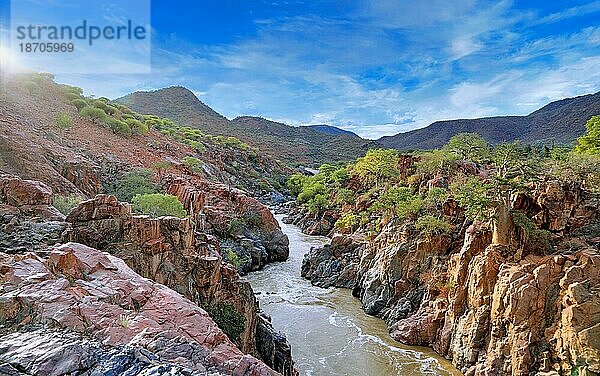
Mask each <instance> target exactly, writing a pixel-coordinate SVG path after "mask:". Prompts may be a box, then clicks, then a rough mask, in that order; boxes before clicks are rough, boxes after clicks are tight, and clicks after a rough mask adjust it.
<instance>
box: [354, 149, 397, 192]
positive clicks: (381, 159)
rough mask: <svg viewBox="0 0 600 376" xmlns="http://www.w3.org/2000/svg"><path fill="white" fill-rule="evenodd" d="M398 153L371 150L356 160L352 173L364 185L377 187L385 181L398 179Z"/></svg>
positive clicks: (386, 150) (387, 150) (389, 150)
mask: <svg viewBox="0 0 600 376" xmlns="http://www.w3.org/2000/svg"><path fill="white" fill-rule="evenodd" d="M398 161H399V157H398V152H397V151H396V150H392V149H371V150H369V151H367V154H366V155H365V156H364V157H362V158H358V160H357V161H356V164H355V165H354V167H353V171H354V173H355V174H356V175H357V176H358V177H359V178H360V179H361V181H362V182H364V183H366V184H375V186H376V187H379V185H380V184H381V183H383V182H384V181H386V180H389V179H393V178H396V177H398V175H399V174H400V171H399V170H398Z"/></svg>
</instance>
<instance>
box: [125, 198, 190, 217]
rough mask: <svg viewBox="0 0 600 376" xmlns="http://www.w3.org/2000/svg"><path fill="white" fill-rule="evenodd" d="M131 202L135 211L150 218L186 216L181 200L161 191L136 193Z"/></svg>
mask: <svg viewBox="0 0 600 376" xmlns="http://www.w3.org/2000/svg"><path fill="white" fill-rule="evenodd" d="M132 204H133V211H134V212H135V213H138V214H146V215H149V216H151V217H152V218H156V217H164V216H171V217H179V218H184V217H185V216H187V212H186V211H185V209H184V208H183V204H182V203H181V201H179V199H178V198H177V197H176V196H172V195H164V194H161V193H151V194H143V195H136V196H135V197H134V198H133V202H132Z"/></svg>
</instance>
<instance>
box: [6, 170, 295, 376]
mask: <svg viewBox="0 0 600 376" xmlns="http://www.w3.org/2000/svg"><path fill="white" fill-rule="evenodd" d="M0 187H2V189H0V193H1V194H0V202H1V203H2V205H1V206H0V210H1V212H0V214H1V218H2V231H1V233H2V234H3V239H4V241H5V242H6V244H10V247H3V248H2V252H4V253H2V263H3V264H2V266H1V267H0V271H1V273H2V281H3V283H2V285H1V286H2V287H1V289H0V292H1V293H2V295H3V299H2V302H3V303H2V304H3V307H2V309H1V311H2V312H3V315H2V317H1V319H2V328H3V329H2V333H1V334H2V335H3V336H6V337H3V338H2V339H0V343H2V344H3V345H0V346H6V347H5V348H6V350H7V352H6V354H8V355H7V356H6V357H0V361H2V362H5V363H7V364H8V365H6V367H9V365H10V367H12V368H15V367H16V368H15V369H17V370H27V372H34V373H35V372H38V373H36V374H43V372H42V371H38V370H43V369H46V370H47V369H49V368H48V367H58V366H59V364H63V363H64V365H65V367H75V368H74V369H75V370H76V369H77V368H76V367H82V366H81V364H80V361H81V362H83V363H84V364H89V365H90V367H100V365H98V362H100V361H101V360H102V359H104V358H101V357H99V355H98V350H97V347H95V346H96V345H95V342H93V341H98V343H101V344H102V345H103V346H106V345H108V346H111V350H110V354H113V353H114V354H121V353H123V352H124V353H127V354H134V353H136V351H139V350H140V349H146V350H148V351H149V353H148V355H147V357H146V358H143V361H140V362H141V363H140V364H137V363H139V362H138V361H137V360H136V361H135V362H133V363H131V364H130V366H131V367H134V366H135V367H142V368H143V367H151V366H152V365H160V366H161V367H163V368H164V367H166V368H164V369H165V371H164V372H163V371H161V372H163V373H156V374H166V372H167V371H166V370H168V369H170V368H169V367H171V368H172V369H179V368H177V367H180V368H181V369H188V368H189V369H191V370H192V371H201V372H203V371H206V370H209V371H215V372H220V373H223V374H247V375H259V374H260V375H262V374H276V372H274V371H272V370H271V369H270V368H269V367H272V368H273V369H274V370H275V371H277V372H279V373H281V374H283V375H294V374H296V370H295V369H294V365H293V361H292V359H291V350H290V347H289V345H288V344H287V341H286V340H285V337H284V336H282V335H281V334H279V333H277V332H276V331H275V330H274V329H273V327H272V325H271V324H270V322H269V320H268V319H267V318H265V317H263V316H261V315H260V314H259V307H258V303H257V301H256V299H255V297H254V293H253V291H252V288H251V287H250V285H249V284H248V283H247V282H243V281H242V280H240V278H239V275H238V274H237V271H236V269H235V268H234V267H233V266H231V265H230V264H228V263H226V262H224V261H223V258H222V257H221V252H222V251H221V249H220V244H221V243H220V241H219V239H218V238H217V237H216V236H214V235H211V234H209V233H207V232H201V231H199V229H198V227H197V226H195V225H194V222H193V221H192V219H191V218H183V219H180V218H175V217H160V218H156V219H153V218H150V217H148V216H139V215H134V214H132V212H131V206H130V205H129V204H127V203H122V202H119V201H118V200H117V199H116V198H115V197H114V196H108V195H97V196H96V197H95V198H94V199H91V200H88V201H84V202H82V203H81V204H80V205H79V206H78V207H76V208H75V209H73V210H72V211H71V212H70V213H69V215H68V216H67V217H66V218H65V217H63V216H62V215H61V214H60V213H59V212H57V211H56V210H55V209H54V208H53V207H52V206H51V205H50V202H51V197H52V189H51V188H50V187H48V186H46V185H45V184H43V183H40V182H35V181H28V180H22V179H19V178H17V177H14V176H3V177H2V178H1V179H0ZM239 200H241V199H239ZM246 200H249V201H248V202H250V203H252V204H254V205H255V207H254V208H256V209H260V208H264V207H263V206H262V205H260V204H259V203H258V202H257V201H252V199H249V198H247V199H246ZM246 203H247V202H244V203H243V204H240V206H238V207H239V208H240V210H241V207H242V205H245V204H246ZM264 210H267V209H266V208H265V209H264ZM267 212H268V210H267ZM269 214H270V213H269ZM266 218H267V219H268V216H267V217H266ZM261 224H263V227H262V228H263V230H264V231H263V232H262V233H261V234H265V235H264V236H265V239H267V240H272V239H273V238H274V236H270V234H273V233H274V234H277V233H281V230H280V229H279V227H278V226H273V224H267V223H263V222H261ZM275 225H277V222H275ZM50 230H52V231H50ZM269 231H270V232H269ZM40 234H43V236H41V235H40ZM280 238H281V237H280ZM286 240H287V238H285V240H280V242H273V241H271V242H270V243H267V247H268V249H269V250H275V251H278V250H280V249H281V248H286V247H287V243H286V242H285V241H286ZM61 243H63V244H64V245H62V246H61V245H60V244H61ZM102 251H105V252H102ZM279 257H281V256H279ZM143 277H145V278H147V279H144V278H143ZM159 283H160V285H159ZM103 286H105V287H103ZM155 291H158V292H156V294H158V296H157V297H156V298H155V299H156V301H155V303H156V304H153V303H152V302H153V301H154V300H152V299H154V298H153V295H152V294H154V292H155ZM34 292H35V293H34ZM180 294H181V295H180ZM132 295H133V296H132ZM186 298H187V299H186ZM90 299H91V301H90ZM156 305H159V307H156ZM113 306H114V307H113ZM201 307H203V308H205V310H206V311H210V312H217V314H218V312H223V309H225V310H227V309H229V308H230V307H231V309H232V310H233V311H232V312H235V315H236V317H237V318H238V320H239V322H241V323H242V325H243V326H242V328H241V330H240V331H239V332H238V333H236V336H235V338H227V335H225V334H224V333H223V332H222V331H221V329H219V328H218V327H217V326H216V324H215V323H214V322H213V319H214V320H215V321H217V322H218V321H219V317H213V318H212V319H211V317H209V316H208V314H207V313H206V311H205V310H203V309H202V308H201ZM145 309H149V312H145ZM230 311H231V310H230ZM196 316H198V317H196ZM177 320H181V323H182V324H181V325H183V323H184V322H186V323H187V321H186V320H188V321H189V324H186V325H192V326H193V329H190V330H187V329H185V327H186V325H183V329H177V330H180V331H181V332H179V331H178V332H173V330H174V329H173V330H171V329H168V328H171V327H173V328H177V327H178V325H179V324H178V322H177ZM194 320H199V321H198V322H194ZM164 325H171V326H169V327H165V326H164ZM38 329H39V330H38ZM50 329H52V330H57V329H59V331H60V333H57V334H56V338H57V339H56V341H57V342H56V344H57V346H59V349H60V348H64V346H71V345H72V347H73V349H74V351H75V353H76V354H78V355H77V356H75V355H74V357H77V359H80V361H79V360H76V359H75V358H68V359H60V356H59V355H60V353H59V352H54V353H53V357H49V358H48V359H47V360H44V361H47V362H48V363H43V362H44V361H42V362H41V363H40V364H37V363H35V362H33V361H32V362H30V363H27V364H25V365H23V364H21V363H19V362H21V361H22V359H21V358H22V357H24V356H26V354H27V351H29V350H27V349H26V348H25V347H24V342H20V341H19V338H26V336H25V335H24V336H23V337H21V336H17V335H14V334H13V335H11V333H15V332H18V333H21V332H23V333H25V332H27V333H29V332H30V333H31V334H28V335H29V336H31V337H32V338H34V337H35V338H43V337H45V336H49V335H52V334H49V333H50V332H49V330H50ZM224 330H227V328H225V329H224ZM71 332H76V333H74V334H72V333H71ZM229 335H230V336H231V334H229ZM82 336H83V337H82ZM144 336H151V337H152V338H151V339H148V340H143V338H145V337H144ZM84 337H89V338H90V339H91V340H92V341H91V342H90V343H89V344H87V345H86V344H85V343H84V342H85V341H84V340H83V339H82V338H84ZM163 337H164V338H163ZM27 338H29V337H27ZM63 339H64V341H63ZM38 340H41V339H38ZM61 341H62V342H61ZM140 341H141V343H142V345H140V344H139V343H138V342H140ZM144 341H145V342H144ZM153 341H154V342H153ZM167 343H171V344H172V345H169V346H175V343H177V344H178V346H179V345H180V346H184V347H185V346H187V347H186V348H188V349H189V351H188V350H186V352H183V353H182V354H181V356H180V358H178V357H177V356H176V355H177V351H173V352H172V354H171V355H169V354H166V355H165V354H163V353H164V352H165V351H166V350H162V349H161V347H160V346H159V344H164V345H166V344H167ZM190 343H191V344H190ZM61 346H62V347H61ZM161 346H162V345H161ZM199 346H200V347H199ZM202 346H204V347H202ZM68 348H70V347H68ZM238 348H239V349H238ZM94 349H96V350H94ZM182 349H183V348H182ZM57 351H58V350H57ZM157 351H158V352H157ZM167 353H168V351H167ZM86 354H87V355H88V356H89V357H86ZM186 354H187V355H186ZM244 354H250V355H244ZM167 355H168V356H167ZM188 355H189V356H188ZM252 355H254V356H255V357H256V358H259V359H263V360H264V361H265V362H266V363H267V364H266V365H265V364H264V363H262V362H261V361H259V360H257V359H255V358H254V357H252ZM115 356H116V355H115ZM123 356H125V355H123ZM127 356H129V355H127ZM132 356H133V355H132ZM213 358H214V359H213ZM136 359H137V358H136ZM152 359H154V360H152ZM211 359H212V360H211ZM150 360H152V361H150ZM136 362H137V363H136ZM157 362H158V363H157ZM42 363H43V364H42ZM78 364H79V365H78ZM109 364H112V363H110V362H109ZM136 364H137V365H136ZM112 366H114V367H117V366H118V364H112V365H110V367H112ZM22 367H24V368H22ZM173 367H175V368H173ZM163 368H161V369H163ZM7 369H8V368H7ZM140 369H141V368H140ZM7 372H8V371H7ZM11 372H12V371H11ZM39 372H42V373H39ZM186 372H187V371H186ZM190 372H191V371H190ZM190 374H193V373H190ZM217 374H218V373H217Z"/></svg>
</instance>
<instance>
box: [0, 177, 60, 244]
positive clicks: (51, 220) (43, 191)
mask: <svg viewBox="0 0 600 376" xmlns="http://www.w3.org/2000/svg"><path fill="white" fill-rule="evenodd" d="M51 203H52V189H50V187H48V186H47V185H45V184H44V183H40V182H38V181H32V180H22V179H19V178H18V177H15V176H11V175H0V250H2V251H3V252H6V253H19V252H25V251H28V250H38V251H40V250H43V249H45V248H46V247H47V246H48V245H53V244H56V243H58V242H59V241H60V236H61V234H62V232H63V231H64V229H65V226H66V224H65V223H63V221H64V216H63V215H62V214H61V213H60V212H59V211H58V210H56V209H55V208H54V207H53V206H51Z"/></svg>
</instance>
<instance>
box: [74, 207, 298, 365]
mask: <svg viewBox="0 0 600 376" xmlns="http://www.w3.org/2000/svg"><path fill="white" fill-rule="evenodd" d="M66 221H67V222H69V223H70V228H69V230H68V231H66V232H65V234H64V240H65V241H74V242H79V243H83V244H86V245H89V246H92V247H95V248H98V249H102V250H105V251H107V252H110V253H111V254H113V255H115V256H117V257H119V258H121V259H123V260H124V261H125V262H126V263H127V264H128V265H129V266H130V267H131V268H132V269H133V270H135V271H136V273H138V274H140V275H141V276H143V277H146V278H149V279H152V280H154V281H156V282H158V283H162V284H164V285H166V286H168V287H170V288H172V289H173V290H175V291H177V292H179V293H181V294H183V295H184V296H186V297H187V298H188V299H190V300H192V301H193V302H195V303H197V304H198V305H200V306H203V307H211V306H215V305H221V304H229V305H231V306H233V307H234V308H235V310H236V311H237V312H238V313H239V314H241V315H243V317H244V318H245V320H244V330H243V331H242V333H241V334H240V335H239V338H232V339H233V340H234V341H236V342H237V343H238V345H239V346H240V349H241V350H242V351H243V352H245V353H249V354H253V355H256V356H257V357H261V358H262V359H265V360H266V361H267V362H268V364H269V366H272V367H274V368H275V369H276V370H277V371H279V372H281V373H282V374H284V375H293V374H294V372H295V370H294V367H293V362H292V359H291V350H290V347H289V345H288V344H287V342H286V341H285V340H283V341H282V340H281V335H279V334H278V333H276V332H275V330H274V329H273V327H272V325H271V324H270V323H269V322H268V321H266V320H264V319H263V318H262V317H261V316H260V315H259V307H258V302H257V301H256V298H255V297H254V293H253V291H252V288H251V286H250V285H249V283H247V282H244V281H242V280H240V278H239V275H238V274H237V272H236V270H235V268H234V267H233V266H231V265H230V264H228V263H225V262H223V260H222V258H221V256H220V244H219V241H218V239H217V238H216V237H214V236H212V235H209V234H206V233H204V232H199V231H195V230H194V225H193V222H192V220H191V219H190V218H183V219H181V218H175V217H161V218H156V219H154V218H150V217H148V216H138V215H133V214H132V213H131V207H130V205H129V204H126V203H121V202H118V200H117V199H116V198H115V197H114V196H106V195H97V196H96V197H95V198H94V199H92V200H88V201H84V202H82V203H81V204H80V205H79V206H78V207H77V208H75V209H73V210H72V211H71V212H70V213H69V215H68V216H67V218H66ZM263 353H264V354H265V355H264V354H263ZM273 353H277V354H278V356H277V357H272V356H271V355H272V354H273ZM275 360H276V362H275Z"/></svg>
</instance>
